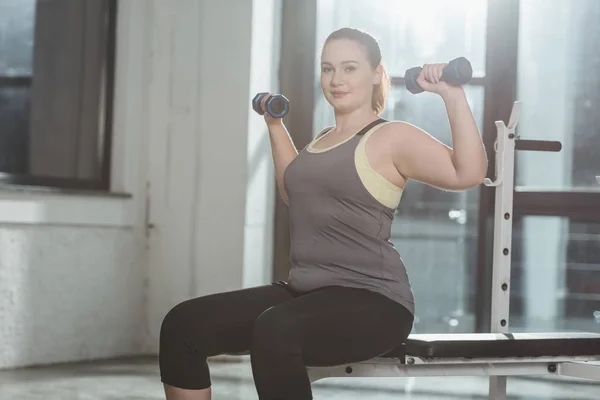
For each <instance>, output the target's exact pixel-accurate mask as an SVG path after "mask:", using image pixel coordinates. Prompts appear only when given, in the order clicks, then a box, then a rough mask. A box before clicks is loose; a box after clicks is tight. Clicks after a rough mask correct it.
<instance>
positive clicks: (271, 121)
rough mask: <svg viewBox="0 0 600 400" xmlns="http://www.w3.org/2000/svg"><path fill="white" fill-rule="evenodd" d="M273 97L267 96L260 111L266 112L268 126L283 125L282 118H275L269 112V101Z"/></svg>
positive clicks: (261, 103)
mask: <svg viewBox="0 0 600 400" xmlns="http://www.w3.org/2000/svg"><path fill="white" fill-rule="evenodd" d="M269 97H271V93H269V94H267V95H266V96H265V97H263V99H262V100H261V102H260V109H261V110H262V111H263V112H264V114H263V117H264V118H265V123H266V124H267V126H272V125H279V124H280V123H281V118H273V117H272V116H271V114H269V113H268V112H267V106H266V104H267V100H269Z"/></svg>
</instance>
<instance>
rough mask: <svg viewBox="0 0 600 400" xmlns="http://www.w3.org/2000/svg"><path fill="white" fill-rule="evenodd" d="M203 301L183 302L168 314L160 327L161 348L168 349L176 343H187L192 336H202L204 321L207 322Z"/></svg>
mask: <svg viewBox="0 0 600 400" xmlns="http://www.w3.org/2000/svg"><path fill="white" fill-rule="evenodd" d="M204 308H205V307H203V305H202V301H201V299H192V300H186V301H183V302H181V303H179V304H177V305H176V306H174V307H173V308H171V310H169V312H167V314H166V315H165V317H164V318H163V321H162V324H161V327H160V347H161V349H164V348H168V347H169V346H171V345H173V344H174V343H175V342H177V343H182V342H187V341H188V339H190V334H192V333H193V335H194V336H195V337H196V338H199V337H198V336H199V335H202V331H203V330H204V329H202V327H201V326H200V325H199V324H202V321H205V320H206V318H205V315H206V312H205V311H204Z"/></svg>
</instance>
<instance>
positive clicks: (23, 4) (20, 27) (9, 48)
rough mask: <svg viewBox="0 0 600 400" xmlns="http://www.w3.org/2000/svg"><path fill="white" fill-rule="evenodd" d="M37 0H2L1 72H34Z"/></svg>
mask: <svg viewBox="0 0 600 400" xmlns="http://www.w3.org/2000/svg"><path fill="white" fill-rule="evenodd" d="M35 3H36V1H35V0H2V1H0V76H15V75H25V76H30V75H31V71H32V57H33V34H34V24H35Z"/></svg>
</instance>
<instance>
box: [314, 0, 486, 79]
mask: <svg viewBox="0 0 600 400" xmlns="http://www.w3.org/2000/svg"><path fill="white" fill-rule="evenodd" d="M317 12H318V22H317V51H318V52H319V53H320V51H321V46H322V44H323V42H324V41H325V39H326V38H327V36H328V35H329V34H330V33H331V32H333V31H334V30H336V29H338V28H342V27H353V28H358V29H362V30H365V31H367V32H369V33H370V34H372V35H373V36H374V37H375V38H376V39H377V40H378V41H379V43H380V46H381V48H382V49H381V50H382V53H383V58H384V65H385V66H386V67H387V69H388V72H389V73H390V75H392V76H403V75H404V72H405V71H406V70H407V69H408V68H411V67H414V66H417V65H422V64H425V63H431V62H447V61H450V60H451V59H453V58H456V57H459V56H464V57H467V58H468V59H469V60H470V61H471V63H472V65H473V70H474V71H473V73H474V75H479V76H483V75H484V72H485V38H486V16H487V4H486V2H485V1H480V0H454V1H448V0H429V1H423V2H419V1H414V0H351V1H348V0H319V1H318V9H317Z"/></svg>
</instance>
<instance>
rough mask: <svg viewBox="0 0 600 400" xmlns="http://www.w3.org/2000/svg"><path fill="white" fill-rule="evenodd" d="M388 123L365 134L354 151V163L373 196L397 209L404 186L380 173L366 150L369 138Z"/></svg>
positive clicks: (363, 182)
mask: <svg viewBox="0 0 600 400" xmlns="http://www.w3.org/2000/svg"><path fill="white" fill-rule="evenodd" d="M388 123H389V122H384V123H382V124H379V125H377V126H374V127H373V129H370V130H369V131H368V132H367V133H365V134H364V135H363V137H362V138H361V139H360V142H358V145H357V146H356V150H355V152H354V164H355V166H356V172H357V173H358V176H359V177H360V180H361V181H362V184H363V185H364V187H365V189H367V191H368V192H369V193H370V194H371V196H373V197H374V198H375V199H376V200H377V201H378V202H380V203H381V204H383V205H384V206H386V207H388V208H390V209H396V208H397V207H398V205H399V204H400V199H401V198H402V191H403V190H402V188H400V187H398V186H396V185H395V184H393V183H392V182H390V181H389V180H387V179H386V178H385V177H384V176H382V175H381V174H379V173H378V172H377V171H375V170H374V169H373V168H372V167H371V164H369V159H368V157H367V150H366V146H367V140H368V139H369V137H371V135H372V134H373V133H374V132H375V131H376V130H377V128H379V127H381V126H383V125H386V124H388Z"/></svg>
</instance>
